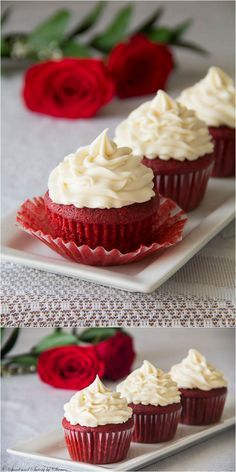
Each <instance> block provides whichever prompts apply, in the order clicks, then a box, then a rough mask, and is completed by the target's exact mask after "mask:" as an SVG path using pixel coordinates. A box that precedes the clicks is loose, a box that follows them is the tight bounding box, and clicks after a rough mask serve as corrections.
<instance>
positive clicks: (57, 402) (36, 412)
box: [2, 328, 235, 472]
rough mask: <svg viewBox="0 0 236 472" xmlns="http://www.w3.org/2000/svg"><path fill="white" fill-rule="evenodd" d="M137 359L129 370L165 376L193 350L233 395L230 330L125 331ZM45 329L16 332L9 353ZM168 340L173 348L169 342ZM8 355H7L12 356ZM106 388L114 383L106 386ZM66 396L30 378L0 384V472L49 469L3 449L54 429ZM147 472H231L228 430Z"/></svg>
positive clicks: (26, 347) (231, 440)
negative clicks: (153, 370)
mask: <svg viewBox="0 0 236 472" xmlns="http://www.w3.org/2000/svg"><path fill="white" fill-rule="evenodd" d="M129 331H130V334H132V335H133V336H134V339H135V348H136V352H137V354H138V356H137V359H136V361H135V365H134V367H136V366H139V365H140V363H141V362H142V361H143V360H144V359H148V360H149V361H150V362H153V363H154V364H156V365H158V366H160V367H161V368H162V369H164V370H165V371H168V370H169V368H170V367H171V365H173V364H174V363H176V362H178V361H179V360H181V359H182V358H183V357H185V355H186V353H187V351H188V349H189V348H190V347H194V348H196V349H198V350H199V351H200V352H202V353H203V354H204V355H205V356H206V358H207V359H208V361H209V362H211V363H213V364H214V365H215V366H216V367H217V368H219V369H221V370H223V371H224V373H225V376H226V377H227V379H228V380H229V395H232V394H233V391H234V330H233V329H214V328H213V329H198V328H192V329H191V328H190V329H189V328H188V329H177V328H176V329H175V330H174V331H173V328H169V329H168V328H162V329H161V330H158V329H152V328H150V329H148V328H147V329H138V328H136V329H130V330H129ZM48 332H49V330H47V329H36V330H35V329H25V330H22V332H21V334H20V338H19V342H18V344H17V349H15V353H20V352H26V351H27V350H29V349H30V348H31V347H32V346H33V345H35V344H36V343H37V341H38V340H39V339H42V337H43V336H44V335H46V334H48ZM173 339H174V343H173ZM12 353H13V351H12ZM110 386H111V387H112V388H114V387H115V385H114V384H112V383H111V384H110ZM72 394H73V392H72V391H68V390H67V391H66V390H58V389H53V388H52V387H50V386H48V385H46V384H43V383H42V382H41V381H40V380H38V378H37V376H36V374H29V375H24V376H15V377H10V378H4V379H3V380H2V471H3V472H10V471H18V470H20V471H38V470H43V471H44V472H46V471H47V470H54V469H52V468H47V467H46V466H45V467H44V465H43V464H41V465H40V463H37V462H34V461H28V460H25V459H21V458H17V457H14V456H10V455H7V454H6V448H7V447H12V446H14V445H15V444H16V443H17V442H19V441H24V440H28V439H31V438H33V437H37V436H38V435H39V434H42V433H47V432H50V431H51V430H53V429H55V428H58V427H60V421H61V417H62V415H63V405H64V403H65V402H66V401H67V400H68V399H69V398H70V397H71V396H72ZM145 470H151V471H159V472H161V471H165V470H166V471H167V470H168V471H175V472H182V471H198V472H200V471H202V472H208V471H214V472H218V471H219V472H225V471H234V470H235V467H234V431H233V430H232V429H231V430H228V431H226V432H224V433H222V434H220V435H219V436H217V437H215V438H213V439H210V440H207V441H205V442H204V443H202V444H199V445H197V446H194V447H191V448H189V449H187V450H185V451H182V452H180V453H178V454H176V455H174V456H172V457H169V458H167V459H165V460H161V461H160V462H158V463H157V464H152V465H151V466H149V467H146V468H145Z"/></svg>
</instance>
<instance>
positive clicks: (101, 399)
mask: <svg viewBox="0 0 236 472" xmlns="http://www.w3.org/2000/svg"><path fill="white" fill-rule="evenodd" d="M64 412H65V413H64V416H65V418H66V419H67V421H69V422H70V424H72V425H76V424H79V425H81V426H88V427H89V426H90V427H95V426H102V425H106V424H119V423H125V422H126V421H128V420H129V419H130V418H131V417H132V408H130V407H129V406H128V404H127V401H126V399H125V398H121V395H120V393H118V392H113V391H111V390H109V389H108V388H106V387H105V385H103V383H102V382H101V380H100V379H99V377H98V376H97V377H96V379H95V380H94V382H93V383H92V384H91V385H89V387H87V388H84V389H83V390H80V391H79V392H77V393H76V394H75V395H73V397H72V398H71V399H70V401H69V402H68V403H66V404H65V405H64Z"/></svg>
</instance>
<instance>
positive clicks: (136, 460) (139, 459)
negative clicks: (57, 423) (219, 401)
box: [7, 397, 235, 471]
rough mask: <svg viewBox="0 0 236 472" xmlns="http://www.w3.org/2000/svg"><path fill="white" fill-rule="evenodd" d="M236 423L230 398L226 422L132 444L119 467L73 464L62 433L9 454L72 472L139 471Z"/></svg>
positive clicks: (183, 427) (55, 432)
mask: <svg viewBox="0 0 236 472" xmlns="http://www.w3.org/2000/svg"><path fill="white" fill-rule="evenodd" d="M234 423H235V418H234V401H233V398H232V397H231V398H228V399H227V402H226V406H225V412H224V416H223V419H222V421H221V422H220V423H217V424H215V425H212V426H185V425H179V426H178V430H177V433H176V436H175V438H174V439H173V440H172V441H168V442H166V443H160V444H138V443H131V447H130V450H129V452H128V456H127V458H126V459H125V460H124V461H122V462H118V463H116V464H106V465H102V466H99V465H92V464H84V463H82V462H73V461H72V460H71V459H70V458H69V454H68V452H67V449H66V446H65V442H64V437H63V431H62V429H58V430H56V431H52V432H51V433H48V434H44V435H42V436H39V437H38V438H35V439H31V440H30V441H27V442H24V443H21V444H18V445H16V446H15V447H13V448H10V449H8V450H7V452H8V453H9V454H14V455H16V456H21V457H24V458H28V459H33V460H36V461H41V462H43V463H48V464H50V465H51V466H54V467H61V468H63V469H66V470H71V471H85V470H88V471H102V470H103V471H108V470H114V471H116V470H122V471H124V470H137V469H139V468H142V467H144V466H146V465H147V464H152V463H154V462H157V461H159V460H161V459H163V458H165V457H168V456H170V455H172V454H175V453H177V452H180V451H181V450H183V449H186V448H188V447H190V446H193V445H194V444H197V443H199V442H201V441H205V440H207V439H209V438H210V437H212V436H214V435H216V434H218V433H220V432H222V431H224V430H226V429H228V428H230V427H232V426H233V425H234Z"/></svg>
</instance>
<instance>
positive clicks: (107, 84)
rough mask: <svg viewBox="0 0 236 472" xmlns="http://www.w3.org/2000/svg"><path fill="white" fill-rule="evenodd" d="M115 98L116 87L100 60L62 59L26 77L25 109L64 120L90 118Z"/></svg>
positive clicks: (35, 67) (33, 68)
mask: <svg viewBox="0 0 236 472" xmlns="http://www.w3.org/2000/svg"><path fill="white" fill-rule="evenodd" d="M113 94H114V84H113V81H112V79H111V77H110V75H109V72H108V71H107V69H106V67H105V65H104V64H103V62H102V61H101V60H99V59H62V60H59V61H48V62H43V63H40V64H37V65H34V66H32V67H31V68H30V69H28V71H27V72H26V75H25V83H24V88H23V97H24V100H25V103H26V106H27V107H28V108H29V109H30V110H32V111H36V112H38V113H44V114H45V115H51V116H56V117H63V118H89V117H90V116H93V115H95V113H96V112H97V111H98V110H99V109H100V108H101V107H102V106H103V105H105V104H106V103H107V102H109V101H110V100H111V99H112V97H113Z"/></svg>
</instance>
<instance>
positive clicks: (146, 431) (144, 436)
mask: <svg viewBox="0 0 236 472" xmlns="http://www.w3.org/2000/svg"><path fill="white" fill-rule="evenodd" d="M171 406H172V405H171ZM163 409H164V407H163ZM165 410H167V409H165ZM180 416H181V406H180V405H178V406H177V407H176V408H175V409H174V411H173V409H171V410H170V411H165V412H163V413H154V414H145V413H138V414H136V413H135V411H134V432H133V438H132V441H134V442H138V443H160V442H165V441H170V440H171V439H172V438H173V437H174V435H175V433H176V430H177V426H178V423H179V421H180Z"/></svg>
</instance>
